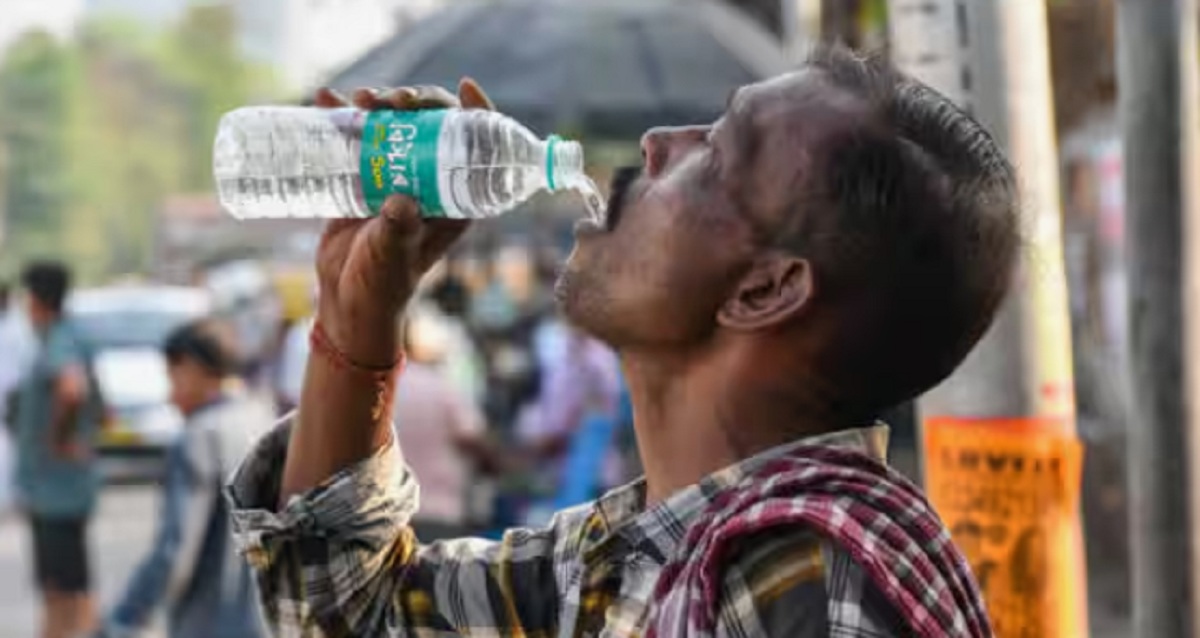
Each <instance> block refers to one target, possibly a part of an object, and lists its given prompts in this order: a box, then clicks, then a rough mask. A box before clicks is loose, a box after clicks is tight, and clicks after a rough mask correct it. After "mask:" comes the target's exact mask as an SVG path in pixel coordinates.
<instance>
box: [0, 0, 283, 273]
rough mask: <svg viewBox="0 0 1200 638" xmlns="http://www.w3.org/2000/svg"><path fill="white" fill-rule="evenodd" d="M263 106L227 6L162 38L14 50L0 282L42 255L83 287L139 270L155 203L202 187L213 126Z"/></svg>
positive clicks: (3, 107) (85, 37)
mask: <svg viewBox="0 0 1200 638" xmlns="http://www.w3.org/2000/svg"><path fill="white" fill-rule="evenodd" d="M271 93H272V91H271V84H270V82H269V78H268V75H267V74H266V73H265V72H264V71H263V70H261V69H257V68H255V67H254V66H253V65H251V64H249V63H247V62H246V61H245V60H243V59H242V57H241V56H240V54H239V52H238V47H237V42H236V24H235V23H234V15H233V12H232V11H231V10H230V9H229V7H227V6H221V5H217V6H213V5H201V6H197V7H195V8H194V9H192V10H190V11H189V12H188V14H187V15H186V17H185V18H184V19H183V20H181V21H180V23H179V24H177V25H175V26H174V28H172V29H170V30H168V31H165V32H162V33H147V32H146V31H144V30H143V29H141V28H140V27H138V26H137V25H134V24H130V23H126V22H120V21H113V20H105V21H101V22H93V23H90V24H86V25H84V26H83V27H82V28H81V29H80V30H79V33H78V34H77V37H76V38H75V39H74V41H73V42H71V43H66V44H59V43H56V42H55V41H54V40H53V39H52V38H50V37H49V36H46V35H44V34H37V33H34V34H29V35H27V36H25V37H24V38H22V39H20V40H19V41H18V42H17V43H16V44H15V45H14V46H13V47H12V48H11V49H10V50H9V52H8V53H7V55H6V56H5V57H4V60H3V63H2V64H0V216H3V217H4V219H5V220H6V224H5V227H6V228H5V235H4V238H3V240H2V241H3V242H4V243H3V244H0V272H2V271H4V270H9V271H11V269H12V268H14V267H15V266H16V264H17V263H19V262H20V261H21V260H23V259H26V258H28V257H30V256H34V255H48V254H49V255H57V256H60V257H63V258H65V259H67V260H69V261H70V262H71V263H72V264H73V265H74V266H75V267H76V268H77V269H78V271H79V274H80V276H81V277H82V278H83V279H85V280H87V279H96V278H99V277H103V276H106V275H110V274H115V273H125V272H135V271H138V270H142V269H144V268H145V266H146V265H147V262H148V258H149V256H150V251H151V248H152V245H153V243H152V242H153V235H154V227H155V216H156V214H157V212H158V207H159V205H160V204H161V202H162V200H163V198H164V197H166V196H167V195H169V194H171V193H178V192H196V191H206V190H209V189H210V188H211V187H212V139H213V137H214V135H215V133H216V125H217V121H218V119H219V118H220V115H221V114H222V113H224V112H225V111H227V110H229V109H231V108H234V107H236V106H239V105H241V104H245V103H247V102H249V101H252V100H253V99H255V98H257V99H262V98H264V97H267V96H269V95H271Z"/></svg>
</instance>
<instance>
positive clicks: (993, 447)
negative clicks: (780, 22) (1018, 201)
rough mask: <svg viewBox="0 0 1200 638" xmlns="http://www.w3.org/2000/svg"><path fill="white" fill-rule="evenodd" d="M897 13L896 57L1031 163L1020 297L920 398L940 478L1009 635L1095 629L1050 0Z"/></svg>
mask: <svg viewBox="0 0 1200 638" xmlns="http://www.w3.org/2000/svg"><path fill="white" fill-rule="evenodd" d="M888 20H889V29H890V35H891V38H890V39H891V52H892V57H893V61H894V63H895V64H896V65H897V66H898V67H899V68H900V69H901V70H903V71H905V72H907V73H909V74H910V75H912V76H914V77H916V78H918V79H920V80H922V81H923V82H925V83H926V84H929V85H930V86H932V87H933V88H935V89H937V90H938V91H940V92H941V93H943V94H945V95H946V96H947V97H949V98H951V99H953V100H955V101H956V102H957V103H959V104H960V105H962V106H963V107H964V108H965V109H966V110H967V111H968V112H970V113H972V114H973V115H974V116H975V117H976V119H978V120H979V121H980V122H981V123H982V124H983V125H984V126H986V127H987V128H988V129H989V130H990V131H991V133H992V135H993V136H994V137H995V138H996V139H997V140H998V141H999V143H1000V144H1001V145H1002V146H1003V147H1004V148H1005V150H1006V152H1007V153H1008V155H1009V157H1010V159H1011V160H1012V163H1013V165H1014V166H1016V167H1017V172H1018V179H1019V181H1020V187H1021V192H1022V204H1023V209H1024V213H1023V214H1024V219H1023V224H1022V226H1023V235H1024V238H1025V240H1026V241H1025V244H1026V245H1025V247H1024V249H1023V252H1022V259H1021V263H1020V265H1019V269H1018V272H1017V275H1016V279H1015V280H1014V286H1013V291H1012V293H1011V294H1010V296H1009V299H1008V301H1007V302H1006V303H1005V305H1004V307H1003V308H1002V309H1001V311H1000V314H999V316H998V317H997V320H996V323H995V324H994V325H993V327H992V329H991V330H990V332H989V333H988V334H987V335H986V336H985V337H984V339H983V340H982V341H981V342H980V344H979V346H978V347H977V348H976V349H975V351H974V352H973V353H972V354H971V355H970V356H969V357H968V358H967V360H966V361H965V362H964V363H963V365H962V366H961V367H960V369H959V370H958V371H956V372H955V373H954V375H952V376H951V378H950V379H948V380H947V381H946V382H945V383H943V384H942V385H941V386H939V387H938V388H935V389H934V390H932V391H931V392H929V393H928V394H927V395H926V396H924V397H922V399H921V401H920V404H919V409H920V412H921V417H922V422H923V429H924V432H923V433H922V434H923V437H924V440H925V451H926V454H925V462H924V470H925V479H926V487H927V489H928V491H929V495H930V498H931V500H932V501H933V504H934V506H935V507H937V508H938V510H939V513H940V514H941V515H942V517H943V519H944V520H945V521H946V523H947V526H948V527H949V528H950V530H951V534H952V535H953V536H954V538H955V540H956V541H957V542H958V543H959V545H960V546H961V547H963V549H964V552H965V553H966V554H967V558H968V560H970V562H971V564H972V567H973V569H974V571H975V574H976V577H977V578H978V579H979V581H980V584H981V586H982V588H983V590H984V596H985V598H986V599H987V604H988V607H989V611H990V613H991V615H992V620H993V623H994V624H995V629H996V632H997V635H998V636H999V637H1000V638H1006V637H1008V636H1027V635H1029V636H1032V635H1037V636H1043V635H1044V636H1086V635H1087V611H1086V610H1087V606H1086V595H1087V594H1086V589H1087V588H1086V579H1085V578H1084V555H1083V543H1082V532H1081V528H1080V521H1079V516H1078V494H1079V489H1080V481H1081V474H1080V467H1081V453H1082V452H1081V447H1080V445H1079V442H1078V440H1077V438H1076V435H1075V405H1074V378H1073V370H1072V360H1071V332H1070V319H1069V314H1068V304H1067V291H1066V277H1065V274H1064V266H1063V256H1062V221H1061V215H1060V209H1061V204H1060V198H1059V184H1058V174H1059V165H1058V150H1057V146H1056V140H1055V131H1054V110H1053V97H1052V96H1053V93H1052V90H1051V80H1050V59H1049V58H1050V54H1049V43H1048V39H1049V38H1048V33H1047V30H1048V27H1047V16H1046V4H1045V1H1044V0H1015V1H1014V0H890V2H889V5H888ZM1005 499H1007V500H1008V502H1009V503H1010V505H1009V506H1006V505H1003V504H1002V502H1003V501H1005ZM1148 635H1149V634H1148Z"/></svg>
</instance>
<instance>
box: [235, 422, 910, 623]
mask: <svg viewBox="0 0 1200 638" xmlns="http://www.w3.org/2000/svg"><path fill="white" fill-rule="evenodd" d="M287 437H288V426H287V424H284V425H283V426H281V427H280V428H278V429H277V430H276V431H275V432H273V433H272V434H271V435H269V436H268V437H267V438H265V439H264V440H263V441H262V442H260V444H259V446H258V448H257V449H256V450H255V451H254V452H253V453H252V454H251V456H250V457H249V458H248V459H247V460H246V461H245V463H244V464H243V466H242V467H241V469H239V470H238V472H237V473H236V475H235V476H234V479H233V482H232V484H231V485H230V488H229V495H230V498H231V500H232V502H233V507H234V509H235V511H234V513H233V518H234V529H235V534H236V537H237V540H238V543H239V545H240V546H241V548H242V551H243V553H244V554H245V555H246V557H247V559H248V560H249V562H250V564H251V565H252V566H253V567H254V568H255V569H256V570H257V572H258V582H259V586H260V589H261V594H262V598H263V602H264V610H265V613H266V616H267V620H268V623H269V624H270V625H271V626H272V627H273V629H274V631H275V633H276V634H277V635H279V636H297V637H299V636H311V637H327V638H342V637H349V636H449V635H473V636H497V637H499V636H522V637H530V638H534V637H537V638H540V637H546V638H549V637H550V636H563V637H567V636H642V635H644V634H645V633H646V629H647V623H648V622H650V619H651V615H650V612H651V611H652V601H653V600H655V598H654V593H655V592H654V590H655V584H656V583H657V582H658V580H659V576H660V575H661V574H662V572H663V568H664V566H665V565H667V564H668V563H669V562H671V561H672V560H673V559H676V560H677V558H676V557H678V556H680V555H681V554H683V553H684V551H683V550H685V549H686V548H685V547H684V546H683V543H684V539H685V536H686V535H687V533H688V530H689V528H690V527H691V526H692V524H693V523H695V522H696V521H697V520H698V518H699V517H700V516H701V515H702V514H703V513H704V512H706V511H707V510H710V509H711V507H712V506H713V504H714V502H715V501H714V499H715V498H716V497H717V495H718V494H721V493H723V492H724V493H726V494H728V492H729V488H731V487H733V486H736V485H738V484H739V483H740V482H741V481H742V479H744V478H746V477H748V476H750V475H751V474H752V473H753V472H754V471H755V470H756V469H759V468H762V467H763V466H764V465H765V464H767V463H770V462H771V461H772V460H773V459H777V458H780V457H782V456H785V455H786V454H787V453H788V451H789V450H793V449H795V448H796V447H798V446H802V445H809V446H812V445H817V446H831V447H839V448H843V449H847V450H850V451H854V452H858V453H860V454H865V455H867V456H869V457H871V458H874V459H877V460H880V461H882V459H883V457H884V454H885V448H886V444H887V428H886V427H884V426H876V427H872V428H866V429H861V430H851V431H844V432H839V433H835V434H831V435H827V436H823V437H817V438H811V439H806V440H804V441H799V442H797V443H795V444H790V445H787V446H783V447H780V448H776V449H774V450H771V451H768V452H766V453H764V454H762V455H759V456H757V457H754V458H752V459H749V460H746V461H743V462H742V463H739V464H738V465H735V466H732V467H729V468H726V469H724V470H721V471H719V472H717V473H715V474H712V475H710V476H708V477H706V478H705V479H703V480H702V481H700V482H699V483H698V484H696V485H693V486H691V487H689V488H686V489H684V490H683V491H681V492H678V493H676V494H674V495H672V496H671V497H669V498H668V499H666V500H664V501H663V502H661V503H658V504H656V505H653V506H651V507H649V508H645V507H644V503H645V486H644V484H643V483H641V482H637V483H633V484H631V485H629V486H626V487H623V488H620V489H617V490H615V491H613V492H610V493H609V494H607V495H605V496H604V497H602V498H601V499H599V500H598V501H596V502H595V503H593V504H590V505H585V506H581V507H578V508H574V509H571V510H566V511H563V512H560V513H559V514H558V515H556V516H555V518H554V520H553V521H552V522H551V523H550V525H549V526H548V527H546V528H545V529H536V530H531V529H518V530H511V531H509V532H508V533H507V534H506V535H505V536H504V538H503V539H502V540H500V541H486V540H480V539H463V540H454V541H448V542H445V541H443V542H438V543H434V544H431V545H419V544H418V543H417V542H416V540H415V539H414V538H413V536H412V532H411V530H410V528H409V527H408V525H407V524H408V521H409V520H410V519H411V517H412V515H413V512H414V511H415V510H416V508H417V501H418V487H417V484H416V481H415V480H414V479H413V477H412V476H411V474H410V473H409V472H408V471H407V470H406V469H405V467H404V465H403V463H402V459H401V458H400V454H399V451H398V450H396V449H394V448H387V449H385V450H383V451H381V452H380V453H379V454H378V455H376V456H375V457H373V458H371V459H368V460H365V461H363V462H362V463H360V464H358V465H357V466H354V467H351V468H348V469H347V470H345V471H343V472H342V473H340V474H339V475H337V476H335V477H333V478H331V479H330V480H329V481H328V482H327V483H326V484H325V485H323V486H322V487H320V488H317V489H316V490H314V491H312V492H310V493H308V494H306V495H303V496H300V497H295V498H293V499H292V500H291V502H289V504H288V506H287V507H286V508H284V509H283V510H282V511H280V512H276V511H275V510H274V504H275V503H276V502H277V501H276V498H277V495H278V493H279V481H280V478H281V474H282V468H283V461H284V458H285V456H286V451H287V450H286V446H287ZM722 564H723V566H724V569H723V570H722V573H721V576H720V581H721V582H720V585H719V588H718V589H719V591H718V594H717V596H716V598H717V600H718V602H717V604H716V609H715V620H716V632H715V635H717V636H730V637H735V636H736V637H742V636H746V637H749V636H790V637H797V638H804V637H806V636H831V635H832V636H837V637H840V638H853V637H862V638H868V637H870V638H879V637H883V636H908V635H912V631H911V630H910V629H909V628H908V624H907V622H905V621H904V620H903V619H902V618H901V617H900V616H899V615H898V614H897V612H896V608H895V607H894V606H893V605H891V604H890V603H889V602H888V599H887V598H885V597H884V595H883V594H881V592H880V590H879V589H878V588H877V587H875V586H874V584H873V583H872V582H871V581H870V579H869V578H868V577H867V576H866V574H865V572H864V571H863V570H862V568H860V567H859V565H858V564H857V563H856V562H855V561H854V560H853V559H852V558H851V556H850V554H848V553H847V552H846V551H844V550H842V549H841V548H839V547H838V546H835V545H834V544H833V543H832V542H830V541H827V540H823V539H822V537H818V536H817V535H816V534H814V533H813V532H811V531H808V530H807V529H806V528H805V527H802V526H796V525H793V526H787V527H775V528H773V529H769V530H764V531H762V532H761V533H758V534H756V535H753V536H749V537H747V538H745V539H743V542H739V543H736V544H735V546H733V547H731V548H728V549H727V551H726V553H725V558H724V559H723V560H722Z"/></svg>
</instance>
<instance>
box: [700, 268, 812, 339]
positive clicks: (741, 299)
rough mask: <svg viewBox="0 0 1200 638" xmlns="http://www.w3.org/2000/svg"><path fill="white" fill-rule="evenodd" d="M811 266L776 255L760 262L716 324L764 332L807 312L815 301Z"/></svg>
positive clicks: (726, 306) (739, 286) (749, 272)
mask: <svg viewBox="0 0 1200 638" xmlns="http://www.w3.org/2000/svg"><path fill="white" fill-rule="evenodd" d="M814 292H815V290H814V282H813V269H812V264H810V263H809V262H808V260H805V259H800V258H799V257H795V256H791V255H784V254H778V253H777V254H773V255H770V256H768V257H764V258H761V259H759V260H758V261H757V262H755V264H754V265H753V266H752V267H751V268H750V270H749V271H748V272H747V273H746V274H745V275H744V276H743V277H742V279H741V281H739V282H738V284H737V287H736V288H735V289H734V293H733V295H732V296H731V297H730V298H729V300H728V301H726V302H725V305H724V306H722V307H721V309H720V310H719V311H717V323H719V324H720V325H721V326H722V327H724V328H728V329H730V330H743V331H751V330H761V329H763V328H769V327H771V326H774V325H778V324H781V323H784V322H786V321H788V320H790V319H792V318H794V317H796V316H797V315H799V314H800V313H801V312H804V311H805V310H806V309H807V308H808V306H809V304H810V302H811V301H812V299H813V293H814Z"/></svg>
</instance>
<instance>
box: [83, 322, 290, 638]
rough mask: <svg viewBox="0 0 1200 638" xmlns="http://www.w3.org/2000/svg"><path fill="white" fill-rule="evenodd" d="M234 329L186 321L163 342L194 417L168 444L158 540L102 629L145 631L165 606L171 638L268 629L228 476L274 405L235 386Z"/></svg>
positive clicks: (221, 637) (187, 412) (242, 637)
mask: <svg viewBox="0 0 1200 638" xmlns="http://www.w3.org/2000/svg"><path fill="white" fill-rule="evenodd" d="M231 341H232V339H231V338H230V335H229V334H228V330H227V329H224V327H223V326H221V325H220V324H217V323H215V322H213V321H200V322H195V323H191V324H188V325H185V326H183V327H181V328H178V329H176V330H175V332H173V333H172V334H171V335H170V336H169V337H168V338H167V340H166V343H165V344H164V345H163V348H162V350H163V354H164V355H165V357H166V360H167V371H168V375H169V377H170V382H171V402H172V403H173V404H174V405H175V407H177V408H178V409H179V411H180V412H181V413H183V415H184V418H185V419H186V422H185V427H184V432H183V435H182V437H181V438H180V439H179V440H178V441H177V442H176V443H175V444H173V445H172V446H171V448H170V449H169V450H168V451H167V466H166V479H165V480H164V482H163V485H162V506H161V509H160V510H159V521H158V532H157V535H156V537H155V541H154V545H153V547H152V548H151V550H150V552H149V554H147V556H146V558H145V559H143V561H142V563H141V565H140V566H139V567H138V568H137V570H136V571H135V572H134V575H133V577H132V578H131V579H130V581H129V583H128V585H126V588H125V592H124V594H122V595H121V597H120V598H118V602H117V604H116V605H115V606H114V607H113V609H112V611H111V612H110V613H109V614H108V616H107V618H106V619H105V621H104V623H103V625H102V627H101V629H100V631H99V633H98V634H97V635H98V636H101V637H103V638H118V637H125V636H137V635H140V634H141V632H142V630H144V629H145V627H146V626H147V624H148V623H149V622H150V620H151V619H152V617H153V613H154V612H155V611H156V610H157V609H159V608H164V609H165V610H166V612H167V613H166V616H167V629H168V635H169V636H170V637H171V638H259V637H260V636H263V635H265V632H264V631H263V626H262V620H261V618H260V614H259V610H258V604H257V602H256V597H255V595H254V586H253V581H252V578H251V574H250V570H249V568H248V567H247V565H246V564H245V562H244V561H242V560H241V559H240V558H239V557H238V556H237V555H236V553H235V551H234V548H233V546H232V545H233V542H232V537H231V533H230V529H229V514H228V510H227V506H226V503H225V500H224V499H223V498H222V497H221V487H222V480H223V478H224V477H225V476H226V474H228V472H229V471H230V469H231V468H232V467H233V464H234V463H236V462H237V460H238V459H239V458H241V457H242V455H244V454H245V453H246V451H247V450H248V449H249V447H250V445H251V444H252V443H253V441H254V440H255V438H256V437H257V436H258V435H259V434H261V432H262V429H263V424H264V423H270V422H271V421H272V420H273V417H272V414H271V412H272V410H271V406H269V405H268V404H267V403H266V402H265V401H263V400H260V399H257V398H250V397H248V396H246V395H244V394H242V393H240V392H238V391H235V390H231V389H230V388H231V384H230V383H229V380H230V379H231V378H232V377H233V376H234V375H235V374H236V372H237V369H238V358H237V353H236V349H235V348H234V347H233V346H232V345H231Z"/></svg>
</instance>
